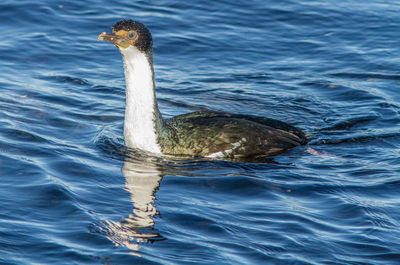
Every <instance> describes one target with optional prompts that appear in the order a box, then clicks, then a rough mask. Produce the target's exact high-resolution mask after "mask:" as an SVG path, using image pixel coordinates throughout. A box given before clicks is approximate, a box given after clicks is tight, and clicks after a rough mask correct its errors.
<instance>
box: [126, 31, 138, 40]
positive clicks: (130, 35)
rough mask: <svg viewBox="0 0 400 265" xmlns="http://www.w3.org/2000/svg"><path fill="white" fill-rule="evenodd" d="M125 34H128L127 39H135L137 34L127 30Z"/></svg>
mask: <svg viewBox="0 0 400 265" xmlns="http://www.w3.org/2000/svg"><path fill="white" fill-rule="evenodd" d="M127 36H128V39H130V40H134V39H136V36H137V34H136V32H135V31H129V32H128V35H127Z"/></svg>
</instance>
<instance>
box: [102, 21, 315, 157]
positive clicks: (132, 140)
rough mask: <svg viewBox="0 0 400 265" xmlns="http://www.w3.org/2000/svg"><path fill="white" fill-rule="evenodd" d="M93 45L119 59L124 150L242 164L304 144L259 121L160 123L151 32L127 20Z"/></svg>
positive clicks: (196, 118) (215, 115) (277, 124)
mask: <svg viewBox="0 0 400 265" xmlns="http://www.w3.org/2000/svg"><path fill="white" fill-rule="evenodd" d="M97 39H98V40H101V41H106V42H110V43H112V44H114V45H115V46H116V47H117V48H118V49H119V51H120V53H121V54H122V60H123V65H124V75H125V83H126V91H125V93H126V105H125V117H124V142H125V146H127V147H128V148H134V149H139V150H143V151H146V152H149V153H151V154H154V155H156V156H163V155H171V156H191V157H206V158H212V159H240V158H257V157H267V156H273V155H277V154H280V153H283V152H285V151H287V150H289V149H291V148H293V147H296V146H299V145H304V144H306V143H307V137H306V135H305V134H304V132H303V131H302V130H301V129H299V128H296V127H294V126H292V125H289V124H287V123H285V122H282V121H279V120H275V119H270V118H266V117H261V116H255V115H245V114H232V113H226V112H219V111H198V112H192V113H188V114H183V115H178V116H175V117H172V118H169V119H163V118H162V115H161V113H160V110H159V108H158V104H157V99H156V94H155V81H154V67H153V38H152V35H151V33H150V30H149V29H148V28H147V27H146V26H145V25H144V24H142V23H140V22H138V21H135V20H131V19H126V20H121V21H118V22H116V23H115V24H114V25H113V27H112V32H111V33H106V32H103V33H100V34H99V35H98V37H97Z"/></svg>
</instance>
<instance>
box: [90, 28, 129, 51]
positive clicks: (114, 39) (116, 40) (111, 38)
mask: <svg viewBox="0 0 400 265" xmlns="http://www.w3.org/2000/svg"><path fill="white" fill-rule="evenodd" d="M97 40H104V41H108V42H111V43H113V44H114V45H115V46H117V48H118V49H126V48H128V47H129V46H130V45H131V44H130V42H129V40H128V39H126V38H124V37H122V36H120V35H117V34H114V33H111V34H107V33H105V32H103V33H100V34H99V36H97Z"/></svg>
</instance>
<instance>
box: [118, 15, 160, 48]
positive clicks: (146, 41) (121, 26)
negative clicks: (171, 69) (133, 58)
mask: <svg viewBox="0 0 400 265" xmlns="http://www.w3.org/2000/svg"><path fill="white" fill-rule="evenodd" d="M112 30H113V32H117V31H119V30H125V31H128V32H129V31H132V30H134V31H136V33H137V34H138V39H137V41H136V43H135V46H136V47H137V48H138V49H139V50H141V51H144V52H149V51H151V50H152V48H153V39H152V38H151V33H150V31H149V29H148V28H146V26H145V25H143V24H142V23H140V22H138V21H134V20H132V19H127V20H121V21H118V22H117V23H115V24H114V26H113V28H112Z"/></svg>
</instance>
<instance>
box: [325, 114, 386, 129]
mask: <svg viewBox="0 0 400 265" xmlns="http://www.w3.org/2000/svg"><path fill="white" fill-rule="evenodd" d="M378 118H379V117H377V116H361V117H355V118H351V119H349V120H346V121H341V122H338V123H336V124H334V125H332V126H329V127H326V128H321V129H320V130H319V131H337V130H348V129H351V128H353V127H357V126H360V125H363V124H365V123H370V122H372V121H375V120H376V119H378Z"/></svg>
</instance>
